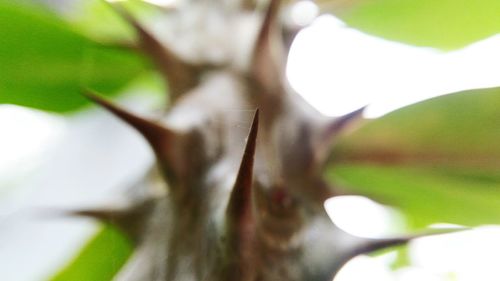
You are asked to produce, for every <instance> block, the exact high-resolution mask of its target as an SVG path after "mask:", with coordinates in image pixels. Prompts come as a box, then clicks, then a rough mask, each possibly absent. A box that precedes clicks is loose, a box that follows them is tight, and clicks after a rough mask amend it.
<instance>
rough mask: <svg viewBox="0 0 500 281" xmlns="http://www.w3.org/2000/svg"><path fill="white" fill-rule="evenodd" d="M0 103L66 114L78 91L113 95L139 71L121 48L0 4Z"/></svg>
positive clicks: (78, 100) (138, 60)
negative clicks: (94, 91)
mask: <svg viewBox="0 0 500 281" xmlns="http://www.w3.org/2000/svg"><path fill="white" fill-rule="evenodd" d="M0 33H1V34H2V36H1V38H0V65H2V70H1V73H0V103H12V104H17V105H23V106H29V107H34V108H38V109H43V110H48V111H54V112H68V111H72V110H75V109H78V108H80V107H82V106H84V105H85V104H87V101H86V99H84V98H83V97H82V96H81V95H80V94H79V92H80V90H81V89H82V88H85V87H90V88H93V89H96V90H99V91H101V92H104V93H114V92H116V91H117V90H119V89H120V88H121V87H123V86H124V85H125V84H126V83H128V82H129V81H130V80H131V79H133V78H134V77H136V76H137V75H138V74H140V73H142V72H143V71H144V69H145V60H144V59H143V58H142V57H141V56H139V55H137V54H136V53H133V52H131V51H130V50H126V49H122V48H116V47H115V48H113V47H106V46H103V45H99V44H97V43H95V42H93V41H91V40H89V39H87V38H86V37H84V36H82V35H80V34H78V33H77V32H75V31H74V30H72V29H71V28H70V27H69V26H68V25H67V24H65V23H64V22H62V21H60V20H59V19H58V18H57V17H56V16H54V15H51V14H48V13H47V12H44V11H43V10H41V9H35V8H33V7H30V8H28V7H26V6H19V5H16V4H12V3H10V4H8V3H6V2H0Z"/></svg>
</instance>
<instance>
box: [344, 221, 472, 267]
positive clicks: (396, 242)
mask: <svg viewBox="0 0 500 281" xmlns="http://www.w3.org/2000/svg"><path fill="white" fill-rule="evenodd" d="M470 229H471V228H467V227H460V228H448V229H446V228H444V229H436V230H431V231H428V232H424V233H418V234H411V235H406V236H401V237H393V238H381V239H375V238H361V239H362V242H361V243H359V245H358V246H356V247H355V248H353V249H351V251H349V252H348V253H346V254H344V257H343V258H342V259H341V264H340V266H338V268H340V267H341V266H342V265H343V264H345V263H347V262H348V261H349V260H350V259H352V258H354V257H356V256H358V255H362V254H368V253H372V252H375V251H378V250H382V249H387V248H390V247H395V246H401V245H404V244H407V243H409V242H411V241H413V240H415V239H418V238H424V237H430V236H436V235H444V234H451V233H455V232H460V231H466V230H470Z"/></svg>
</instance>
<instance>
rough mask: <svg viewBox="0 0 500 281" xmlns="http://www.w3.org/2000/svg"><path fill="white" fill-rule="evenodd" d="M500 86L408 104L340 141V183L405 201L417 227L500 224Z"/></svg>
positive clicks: (332, 173)
mask: <svg viewBox="0 0 500 281" xmlns="http://www.w3.org/2000/svg"><path fill="white" fill-rule="evenodd" d="M499 109H500V88H491V89H480V90H470V91H465V92H461V93H457V94H453V95H446V96H442V97H437V98H434V99H431V100H427V101H424V102H421V103H418V104H415V105H411V106H408V107H406V108H403V109H400V110H398V111H395V112H393V113H390V114H388V115H386V116H384V117H382V118H379V119H376V120H374V121H371V122H369V123H368V124H366V125H365V126H364V127H362V128H361V129H360V130H358V131H357V132H355V133H354V134H352V135H350V136H347V137H345V138H343V139H342V140H341V141H340V142H339V144H338V146H337V147H336V148H335V151H334V153H333V157H332V164H331V166H330V168H329V171H328V175H329V177H330V179H331V180H333V181H335V182H336V183H337V184H338V185H339V186H341V187H344V188H347V189H349V190H351V191H354V192H356V193H360V194H364V195H368V196H370V197H372V198H374V199H378V200H380V201H382V202H384V203H388V204H391V205H395V206H397V207H399V208H401V209H402V210H403V211H404V212H406V214H407V215H409V217H410V218H411V219H412V221H413V222H414V224H415V225H416V226H418V227H422V226H425V225H427V224H431V223H438V222H447V223H456V224H465V225H480V224H498V223H500V204H498V202H500V146H499V145H498V140H500V110H499Z"/></svg>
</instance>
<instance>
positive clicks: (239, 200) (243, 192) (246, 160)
mask: <svg viewBox="0 0 500 281" xmlns="http://www.w3.org/2000/svg"><path fill="white" fill-rule="evenodd" d="M258 127H259V110H258V109H257V110H256V111H255V115H254V118H253V122H252V127H251V128H250V132H249V134H248V139H247V144H246V146H245V151H244V153H243V158H242V160H241V164H240V169H239V171H238V175H237V177H236V182H235V184H234V188H233V191H232V192H231V195H230V199H229V203H228V206H227V215H228V217H230V218H234V219H235V220H236V221H237V222H238V221H239V218H240V217H242V216H244V215H245V213H246V212H247V211H248V210H249V209H250V206H251V195H252V181H253V163H254V155H255V146H256V142H257V132H258Z"/></svg>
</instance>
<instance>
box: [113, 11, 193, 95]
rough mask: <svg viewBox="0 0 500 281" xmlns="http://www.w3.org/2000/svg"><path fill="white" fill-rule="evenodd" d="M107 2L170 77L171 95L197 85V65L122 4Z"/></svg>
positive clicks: (144, 49)
mask: <svg viewBox="0 0 500 281" xmlns="http://www.w3.org/2000/svg"><path fill="white" fill-rule="evenodd" d="M105 2H106V3H107V4H108V5H109V6H110V7H111V8H112V9H113V10H114V11H115V12H116V13H117V14H118V15H119V16H120V17H122V18H123V19H125V20H126V21H127V22H128V23H129V24H130V25H131V26H132V27H134V29H135V30H136V32H137V35H138V36H139V44H140V46H139V47H140V48H141V49H142V50H143V51H144V52H145V53H146V54H147V55H149V56H150V57H151V58H152V59H153V62H154V63H155V64H156V65H157V67H158V68H159V70H160V71H161V72H162V73H163V74H164V75H165V76H167V77H168V80H169V85H170V94H171V96H173V97H174V98H177V97H178V96H180V95H181V94H183V93H184V92H185V91H187V90H189V89H190V88H192V87H193V86H195V85H196V82H197V77H198V75H197V74H198V69H197V68H196V67H195V66H193V65H190V64H188V63H187V62H184V61H183V60H181V59H180V58H179V57H178V56H177V55H176V54H175V53H174V52H173V51H172V50H170V49H169V48H167V47H166V46H165V45H164V44H163V43H161V42H160V41H159V40H158V39H157V38H156V37H155V36H154V35H153V34H152V33H150V32H149V31H148V30H147V29H146V28H145V27H144V26H143V25H141V24H140V23H139V22H138V21H137V20H136V19H135V18H134V17H133V16H132V15H131V14H130V13H129V12H128V11H127V10H126V9H125V8H124V7H123V6H122V5H120V4H119V3H110V2H108V1H105Z"/></svg>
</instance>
